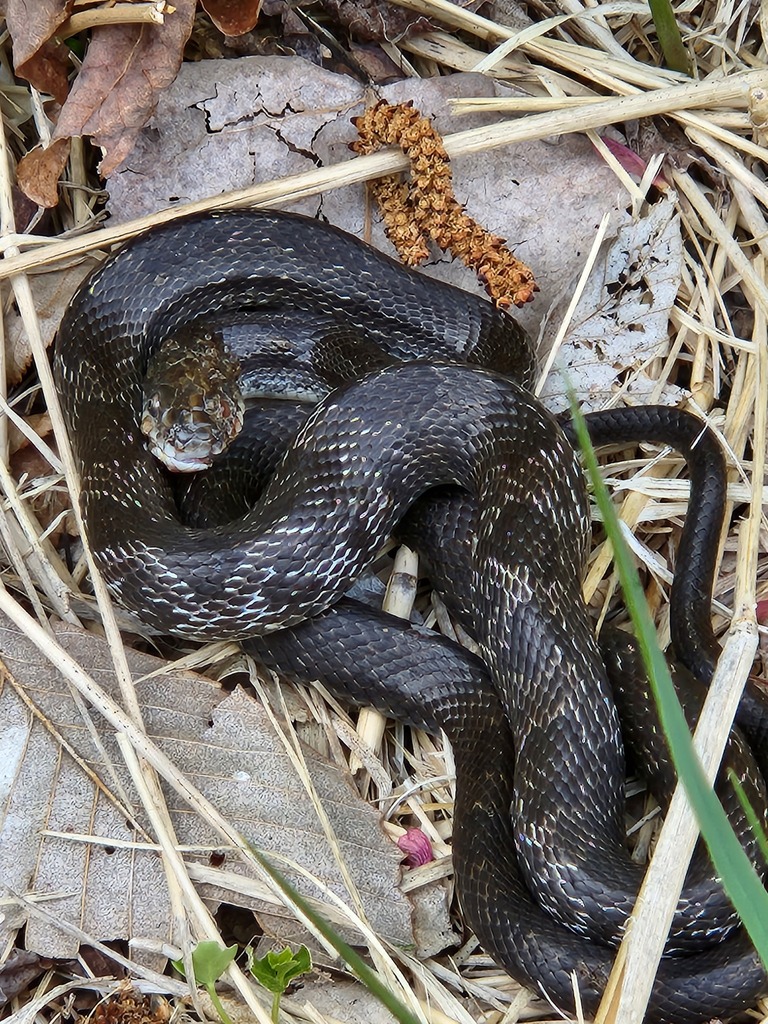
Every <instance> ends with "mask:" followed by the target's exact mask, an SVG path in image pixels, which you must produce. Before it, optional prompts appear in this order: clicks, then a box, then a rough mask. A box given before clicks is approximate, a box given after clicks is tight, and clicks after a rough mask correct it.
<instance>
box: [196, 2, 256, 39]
mask: <svg viewBox="0 0 768 1024" xmlns="http://www.w3.org/2000/svg"><path fill="white" fill-rule="evenodd" d="M203 8H204V9H205V10H206V12H207V13H208V16H209V17H210V19H211V21H212V22H213V23H214V25H215V26H216V28H218V29H219V31H221V32H223V33H224V35H225V36H241V35H243V33H244V32H250V31H251V29H252V28H253V27H254V25H255V24H256V22H257V21H258V20H259V11H260V10H261V0H236V2H233V0H203Z"/></svg>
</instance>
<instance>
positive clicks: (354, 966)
mask: <svg viewBox="0 0 768 1024" xmlns="http://www.w3.org/2000/svg"><path fill="white" fill-rule="evenodd" d="M248 849H249V851H250V852H251V853H252V854H253V856H254V858H255V859H256V860H257V861H258V863H259V864H260V865H261V867H262V868H263V869H264V871H265V872H266V873H267V874H268V875H269V877H270V878H271V879H272V881H273V882H274V883H275V885H276V886H277V887H278V888H279V889H280V891H281V892H283V893H284V894H285V895H286V896H288V898H289V899H290V901H291V902H292V903H294V904H295V905H296V906H297V907H298V908H299V910H300V911H301V912H302V914H304V916H305V917H306V918H307V920H309V921H311V922H312V925H313V926H314V927H315V928H316V929H317V931H318V932H319V933H320V934H321V935H322V936H323V938H324V939H325V940H326V941H327V942H328V943H329V945H330V946H332V947H333V949H335V950H336V952H337V953H338V954H339V956H340V957H341V958H342V960H344V962H345V963H346V964H347V966H348V967H349V969H350V970H351V971H352V972H353V973H354V974H356V975H357V977H358V978H359V979H360V981H361V982H362V983H363V984H364V985H365V987H366V988H367V989H368V991H369V992H371V993H372V994H373V995H374V996H376V998H377V999H378V1000H379V1001H380V1002H381V1003H383V1004H384V1006H386V1008H387V1009H388V1010H389V1012H390V1013H391V1014H392V1016H393V1017H394V1018H395V1019H396V1020H398V1021H400V1024H423V1021H422V1020H420V1018H418V1017H416V1016H415V1015H414V1014H413V1013H411V1011H410V1010H409V1009H408V1007H407V1006H406V1005H405V1004H404V1003H402V1002H401V1001H400V1000H399V999H398V998H397V996H396V995H395V994H394V992H391V991H390V990H389V989H388V988H387V986H386V985H385V984H384V983H383V982H382V981H381V980H380V978H379V976H378V975H377V974H376V972H375V971H373V970H372V969H371V968H370V967H369V966H368V964H367V963H366V962H365V960H363V958H362V957H361V956H360V955H359V954H358V953H356V952H355V950H354V949H352V947H351V946H350V945H349V944H348V943H347V942H345V941H344V939H342V937H341V936H340V935H339V934H338V932H337V931H336V930H335V929H334V928H333V926H332V925H331V924H329V922H328V921H326V920H325V918H324V917H322V916H321V915H320V914H318V913H317V911H316V910H314V909H313V908H312V907H311V906H310V904H309V903H308V902H307V900H305V899H304V897H303V896H302V895H301V893H299V892H298V891H297V890H296V889H295V888H294V887H293V885H291V883H290V882H289V881H288V879H287V878H286V877H285V876H284V875H283V874H282V872H280V871H278V869H277V868H276V867H275V866H274V865H273V864H271V863H270V862H269V861H268V860H267V858H266V857H265V856H264V854H263V853H259V851H258V850H255V849H254V848H253V847H252V846H249V847H248Z"/></svg>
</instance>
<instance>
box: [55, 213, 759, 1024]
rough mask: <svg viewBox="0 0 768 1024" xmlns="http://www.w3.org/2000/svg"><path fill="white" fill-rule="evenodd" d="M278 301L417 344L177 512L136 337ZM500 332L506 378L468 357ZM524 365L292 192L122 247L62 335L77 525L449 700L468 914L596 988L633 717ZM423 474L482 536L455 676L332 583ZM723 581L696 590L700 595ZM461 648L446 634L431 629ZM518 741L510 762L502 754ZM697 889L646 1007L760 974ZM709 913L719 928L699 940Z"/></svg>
mask: <svg viewBox="0 0 768 1024" xmlns="http://www.w3.org/2000/svg"><path fill="white" fill-rule="evenodd" d="M284 303H289V304H290V305H292V306H293V307H294V308H299V309H306V311H307V314H308V315H310V314H314V313H318V314H319V315H321V316H322V317H325V318H331V319H342V318H343V321H344V322H345V323H346V324H348V325H351V327H352V328H353V329H354V330H355V331H360V332H361V333H363V334H365V335H366V336H367V337H368V338H370V339H371V341H372V342H373V343H375V345H376V346H381V348H382V349H383V350H385V351H386V353H387V355H388V358H393V359H400V360H406V362H404V363H403V364H402V365H395V366H389V367H385V368H384V369H380V370H377V371H375V372H372V373H369V374H367V375H365V376H364V377H363V378H361V379H360V380H356V381H353V382H351V383H348V384H346V385H344V386H342V387H340V388H339V389H337V390H336V391H334V392H332V393H331V394H330V395H329V396H328V397H327V398H325V399H324V400H323V401H322V402H320V404H319V405H318V406H317V407H316V408H315V410H314V411H313V412H312V413H310V414H309V416H308V418H307V419H306V421H305V422H304V423H303V425H301V426H300V427H299V430H298V434H297V435H296V437H295V439H294V441H293V443H292V445H291V446H290V448H289V450H288V451H287V453H286V454H285V456H283V457H282V458H281V460H280V464H279V467H278V471H277V473H276V475H275V476H274V477H273V478H272V480H271V482H270V483H269V484H268V485H267V487H266V491H265V493H264V494H263V495H262V497H261V498H260V499H259V501H258V503H257V504H256V505H255V507H254V508H253V509H252V510H251V511H249V512H247V513H246V514H245V515H244V516H243V517H242V518H241V519H239V520H237V521H236V522H232V523H228V524H226V525H221V526H213V527H209V528H202V527H190V526H183V525H182V524H181V523H180V522H179V520H178V515H177V510H176V506H175V503H174V500H173V495H172V493H171V488H170V486H169V484H168V481H167V480H166V478H165V476H164V474H163V472H162V471H161V470H160V468H159V467H158V465H157V464H156V462H155V460H154V459H153V458H152V456H151V455H149V453H148V452H147V450H146V446H145V444H144V441H143V438H142V437H141V435H140V432H139V429H138V419H139V416H140V409H141V404H142V394H141V387H142V377H143V374H144V370H145V368H146V363H147V359H148V356H149V355H150V353H151V352H152V351H153V350H154V349H155V347H156V346H157V345H158V343H159V342H160V340H161V339H162V338H163V337H164V335H165V334H167V333H168V332H170V331H173V330H174V329H175V328H177V327H178V326H179V325H181V324H183V323H185V322H187V321H189V320H194V319H205V318H206V317H210V316H217V317H222V316H223V317H230V316H236V315H239V314H240V313H241V312H243V313H245V315H255V314H256V313H259V314H260V312H261V311H262V310H264V309H271V308H273V307H279V306H280V305H281V304H284ZM445 360H452V361H453V362H446V361H445ZM487 360H494V361H495V362H496V363H497V365H500V368H501V370H502V371H503V372H504V373H505V374H508V373H516V374H517V378H518V379H517V381H512V380H510V379H509V377H508V376H503V375H501V374H499V373H493V372H489V371H486V370H483V369H480V368H478V366H476V365H475V366H471V365H466V364H468V363H469V364H471V363H475V364H477V363H481V362H485V361H487ZM456 361H458V364H457V362H456ZM532 367H533V360H532V356H531V352H530V348H529V345H528V342H527V339H526V336H525V334H524V332H523V331H522V330H521V329H520V328H519V327H518V326H517V325H516V323H515V322H514V321H513V320H511V319H510V318H509V317H507V316H506V315H505V314H503V313H501V312H498V311H495V310H493V309H492V307H490V306H489V305H488V304H487V303H485V302H484V301H482V300H480V299H476V298H473V297H471V296H468V295H465V294H464V293H462V292H458V291H457V290H456V289H453V288H449V287H448V286H445V285H440V284H438V283H436V282H433V281H429V280H427V279H425V278H422V277H419V276H417V275H414V274H411V273H410V272H408V271H406V270H404V269H403V268H402V267H400V266H399V265H398V264H396V263H394V262H393V261H391V260H389V259H388V258H386V257H384V256H382V255H381V254H379V253H376V252H375V251H374V250H371V249H369V248H368V247H367V246H364V245H362V244H361V243H359V242H356V241H355V240H353V239H350V238H349V237H347V236H345V235H344V234H343V233H341V232H338V231H336V230H334V229H331V228H328V227H327V226H323V225H320V224H318V223H316V222H311V221H307V220H305V219H303V218H297V217H292V216H289V215H285V214H276V213H250V214H246V213H223V214H217V215H212V216H208V217H203V218H194V219H190V220H187V221H180V222H176V223H175V224H173V225H168V226H165V227H161V228H158V229H155V230H154V231H152V232H150V233H148V234H147V235H145V236H142V237H141V238H139V239H137V240H135V241H134V242H132V243H130V244H129V245H127V246H126V247H124V248H123V249H122V250H120V251H119V252H118V253H116V254H115V255H114V256H112V257H111V258H110V259H109V260H107V262H106V263H105V264H104V265H103V266H102V267H101V268H100V270H99V271H97V273H96V274H95V275H94V276H93V277H92V278H91V279H90V280H89V282H87V284H86V285H85V286H84V287H82V288H81V290H80V291H79V292H78V294H77V295H76V296H75V298H74V299H73V301H72V303H71V305H70V307H69V309H68V310H67V313H66V315H65V317H64V320H63V322H62V325H61V329H60V332H59V336H58V340H57V348H56V363H55V369H56V376H57V381H58V385H59V388H60V391H61V395H62V400H63V405H64V410H65V415H66V418H67V422H68V426H69V430H70V433H71V437H72V441H73V444H74V448H75V452H76V455H77V458H78V460H79V463H80V467H81V475H82V508H83V515H84V520H85V523H86V528H87V532H88V536H89V540H90V542H91V545H92V547H93V549H94V553H95V555H96V558H97V560H98V563H99V565H100V567H101V569H102V571H103V572H104V574H105V576H106V578H107V580H108V582H109V583H110V585H111V587H112V589H113V590H114V592H115V593H116V595H117V596H118V597H119V598H120V600H121V601H122V602H123V603H124V604H125V605H127V606H128V607H130V608H132V609H133V610H134V611H135V612H137V614H138V615H139V616H140V617H141V618H142V619H143V620H144V621H145V622H146V623H147V624H148V625H150V626H153V627H155V628H158V629H161V630H165V631H170V632H175V633H178V634H180V635H183V636H191V637H195V638H200V639H202V638H211V639H231V638H244V639H246V640H247V642H248V643H249V644H251V645H252V647H253V649H255V650H257V651H258V653H259V654H260V656H262V657H263V658H264V659H265V660H267V661H272V662H273V663H274V664H277V665H278V666H279V667H281V668H284V669H290V670H292V671H294V672H295V674H297V675H299V676H302V677H309V678H315V677H316V676H317V675H318V674H321V675H322V676H323V677H324V678H325V679H326V680H327V681H328V682H329V685H332V686H338V687H339V688H340V689H341V690H342V691H343V692H345V693H346V694H347V695H348V696H349V698H350V699H352V700H365V701H367V702H369V703H372V704H376V705H378V706H384V707H387V708H388V709H390V710H392V711H393V713H395V714H396V715H397V716H398V717H405V718H407V719H409V720H411V721H416V722H419V723H420V724H425V725H427V726H428V727H430V728H445V729H446V731H447V732H448V733H449V735H450V737H451V740H452V742H453V744H454V748H455V751H456V760H457V769H458V771H459V772H460V779H459V782H460V794H461V796H460V799H459V804H458V806H457V817H456V832H455V840H456V850H457V852H456V859H457V875H458V880H459V884H460V887H461V894H462V895H461V898H462V903H463V906H464V908H465V912H466V915H467V919H468V921H469V922H470V924H471V925H472V927H473V928H474V929H475V931H476V932H477V934H478V936H479V937H480V939H481V941H482V942H483V944H484V945H485V946H486V947H487V948H488V950H489V951H490V952H492V953H493V955H494V956H496V957H497V958H498V959H499V961H500V962H501V963H502V964H503V965H504V966H505V967H507V969H509V970H510V972H511V973H513V974H514V975H515V976H516V977H519V978H521V979H524V980H526V981H527V982H529V983H533V984H534V985H540V986H542V987H543V988H545V989H546V990H547V992H548V993H550V994H551V995H552V997H553V998H555V999H556V1000H557V1001H558V1002H560V1003H562V1004H563V1005H569V1004H570V1002H571V995H570V993H571V981H570V972H571V971H572V970H573V971H576V974H577V977H578V978H579V981H580V986H581V991H582V996H583V998H584V999H585V1004H586V1005H587V1006H588V1007H589V1008H593V1007H594V1005H595V1001H596V999H597V995H598V993H599V991H600V990H601V988H602V986H603V985H604V983H605V981H606V978H607V970H608V964H609V962H610V959H611V953H610V950H609V949H608V948H607V946H606V945H603V943H611V942H615V941H617V940H618V938H619V937H620V934H621V931H622V928H623V923H624V921H625V919H626V915H627V913H628V912H629V910H630V909H631V906H632V903H633V901H634V895H635V892H636V888H637V881H638V879H637V877H636V873H633V872H632V870H631V869H630V868H629V867H628V865H627V859H626V856H625V853H624V847H623V820H622V814H623V810H622V806H623V805H622V787H623V748H622V744H621V739H620V734H619V723H618V718H617V715H616V712H615V709H614V706H613V703H612V701H611V698H610V691H609V686H608V681H607V676H606V671H605V666H604V663H603V659H602V657H601V655H600V652H599V651H598V648H597V645H596V643H595V641H594V638H593V636H592V630H591V628H590V624H589V621H588V618H587V614H586V609H585V608H584V605H583V602H582V600H581V595H580V583H581V572H582V568H583V563H584V559H585V555H586V549H587V542H588V537H589V514H588V504H587V500H586V494H585V488H584V481H583V477H582V474H581V471H580V467H579V464H578V460H577V459H576V458H575V455H574V452H573V449H572V447H571V445H570V444H569V442H568V441H567V439H566V437H565V436H564V434H563V432H562V430H561V429H560V427H559V426H558V425H557V423H556V422H555V421H554V420H553V419H552V418H551V417H550V416H549V415H548V414H547V413H546V412H545V411H544V410H543V408H542V407H541V406H540V405H539V403H538V402H537V401H536V400H535V399H533V398H532V396H530V395H529V394H528V392H527V391H526V390H525V386H524V385H525V384H527V383H528V382H529V380H530V375H531V372H532ZM435 487H449V488H453V489H454V493H455V489H457V488H458V489H459V490H460V492H461V493H462V494H463V495H465V496H468V499H469V503H468V505H466V506H465V508H468V511H467V512H466V517H467V521H468V523H469V527H470V533H471V540H466V539H464V540H461V539H459V541H458V545H459V548H460V549H461V550H463V551H465V552H468V554H467V557H466V560H465V561H463V563H462V565H463V569H462V571H463V573H464V575H465V582H466V587H467V590H466V593H467V594H471V595H472V597H471V601H472V602H474V604H475V610H474V611H473V612H472V613H470V617H471V619H472V621H471V622H470V628H473V629H474V631H475V633H476V635H477V639H478V641H479V643H480V646H481V649H482V652H483V658H484V661H485V663H486V664H487V666H488V669H489V670H490V674H491V676H492V677H493V680H494V685H491V684H490V683H489V682H488V681H487V676H486V674H485V669H484V668H483V667H482V666H481V665H479V663H477V662H472V663H471V665H470V667H469V668H466V667H465V668H461V669H459V670H457V671H458V675H459V681H458V682H456V683H455V685H454V683H453V682H452V683H451V685H447V684H446V683H444V682H442V681H441V676H440V675H439V674H437V675H436V674H435V673H434V672H433V670H432V668H431V663H430V662H429V661H428V658H427V655H426V653H424V654H423V656H421V655H420V660H419V661H418V662H417V664H418V665H419V666H420V669H419V673H417V674H416V676H414V674H413V662H412V661H409V659H410V658H411V657H412V654H413V651H412V647H413V645H414V644H415V643H418V644H421V643H426V639H425V638H424V637H423V636H421V634H419V633H418V632H416V631H409V630H407V629H405V628H404V627H402V626H394V625H393V624H392V623H391V622H387V621H386V620H382V619H381V618H380V617H377V616H373V617H372V616H371V613H366V612H362V611H361V610H359V609H355V608H354V607H350V606H348V605H346V604H345V603H344V602H343V601H342V603H341V604H339V603H338V602H339V601H340V599H341V598H342V596H343V594H344V592H345V590H346V589H347V588H348V586H349V584H350V583H351V582H352V581H353V580H354V579H355V578H356V577H357V576H358V575H359V573H360V572H361V571H362V570H363V569H364V568H365V567H366V565H367V564H368V562H369V561H370V559H371V558H372V557H373V555H374V554H375V551H376V549H377V548H378V547H379V546H380V544H381V543H382V542H383V541H384V540H385V539H386V537H387V536H388V534H389V533H390V532H391V531H392V530H393V529H394V527H395V526H396V525H397V523H398V521H399V520H400V519H401V517H402V515H403V514H404V512H405V511H406V509H407V508H408V507H409V506H410V505H411V504H412V503H413V502H414V501H415V500H416V499H417V498H419V497H420V496H421V495H423V494H424V492H425V491H427V490H430V489H432V488H435ZM469 603H470V599H469V598H465V599H464V604H465V606H466V605H469ZM708 606H709V600H708V597H707V598H706V600H705V601H704V602H703V604H702V606H701V607H702V613H704V612H706V613H707V614H708ZM697 615H698V612H697ZM310 617H313V618H311V621H309V622H305V620H306V619H308V618H310ZM683 632H684V630H683ZM414 637H419V638H420V639H418V641H417V640H414ZM339 639H343V640H344V643H345V644H346V647H345V649H344V653H343V654H341V655H340V654H339V653H338V651H337V653H336V654H334V653H333V649H334V647H335V641H336V640H339ZM449 649H450V650H451V651H453V650H454V649H453V648H452V647H450V645H448V646H446V644H445V643H443V642H442V641H438V642H437V647H436V650H437V651H438V652H442V653H440V657H443V656H445V657H448V655H447V654H445V652H446V651H447V650H449ZM326 652H327V653H326ZM454 656H455V651H454ZM621 656H622V657H624V658H629V657H630V656H631V655H630V653H628V652H627V651H624V652H623V654H622V655H621ZM350 657H351V659H352V660H351V665H352V666H354V668H355V671H354V672H353V671H352V670H351V669H350V667H349V658H350ZM382 658H384V659H385V661H384V666H385V668H384V673H383V677H382V674H381V668H382V661H381V659H382ZM345 659H346V660H345ZM438 660H439V658H438ZM460 660H461V659H460ZM406 663H408V664H410V671H409V672H407V671H406ZM461 664H462V665H465V666H466V662H461ZM394 666H398V670H397V671H395V668H394ZM399 666H402V672H401V671H400V668H399ZM428 666H430V667H429V668H428ZM497 692H498V693H500V694H501V697H502V699H503V702H504V707H502V704H501V702H500V700H499V696H497ZM512 764H514V765H515V769H516V770H515V772H514V779H513V777H512V773H511V771H510V772H507V771H506V770H503V769H505V768H506V766H507V765H510V766H511V765H512ZM510 807H511V809H512V816H511V820H510V816H509V808H510ZM553 840H555V842H556V845H555V846H554V847H553V845H552V841H553ZM553 850H554V851H556V852H553ZM529 886H535V891H536V896H535V897H531V895H530V890H529ZM710 901H711V902H710ZM697 903H700V900H699V899H698V897H689V898H687V899H686V900H683V902H682V904H681V906H680V908H679V913H678V918H677V920H676V925H675V932H674V936H675V937H674V943H673V947H672V948H673V949H679V950H688V951H691V950H692V951H694V952H693V953H692V955H690V956H686V957H684V958H681V959H679V960H669V961H668V962H666V963H665V965H664V967H663V969H662V971H661V973H660V975H659V980H658V981H657V983H656V988H655V990H654V997H653V1002H652V1014H653V1015H654V1017H655V1018H656V1019H658V1020H673V1019H674V1020H677V1021H686V1020H690V1021H693V1020H698V1019H703V1018H704V1017H709V1016H711V1015H712V1014H713V1013H715V1012H720V1013H728V1012H732V1011H733V1010H735V1009H738V1008H741V1007H743V1006H747V1005H749V1004H750V1002H751V1001H753V1000H754V997H755V995H756V994H757V993H758V992H759V991H761V990H762V989H763V988H764V986H765V980H766V979H765V974H764V972H763V969H762V968H761V967H760V966H759V964H758V962H757V960H756V957H755V955H754V952H753V951H752V949H751V946H750V944H749V942H748V940H747V939H746V938H745V936H744V935H743V933H742V932H741V931H740V930H738V929H737V930H735V931H733V929H734V928H735V921H734V919H733V914H732V911H731V909H730V907H729V906H728V904H727V901H725V900H724V899H723V897H722V894H721V893H719V891H717V890H715V891H714V892H713V893H711V895H710V896H708V897H707V901H706V905H704V906H701V905H698V906H697ZM713 935H714V936H716V937H719V938H723V936H729V937H727V938H724V940H723V941H721V942H720V943H719V944H718V945H717V946H716V947H715V948H714V949H713V950H707V951H706V952H701V951H699V950H700V949H701V947H702V945H703V944H704V943H705V942H706V941H707V940H708V939H710V938H712V936H713ZM582 936H590V938H584V937H582Z"/></svg>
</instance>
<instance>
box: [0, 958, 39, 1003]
mask: <svg viewBox="0 0 768 1024" xmlns="http://www.w3.org/2000/svg"><path fill="white" fill-rule="evenodd" d="M47 964H48V961H47V960H46V959H45V957H41V956H38V955H37V953H30V952H29V951H28V950H26V949H12V950H11V952H10V954H9V955H8V957H7V959H6V960H5V962H4V963H3V964H2V965H0V1006H6V1005H7V1004H8V1003H10V1001H11V1000H12V999H15V998H16V996H19V995H21V994H22V992H24V990H25V989H26V988H27V986H28V985H29V984H30V983H31V982H33V981H34V980H35V978H37V977H38V975H40V974H42V972H43V971H44V970H45V969H46V965H47Z"/></svg>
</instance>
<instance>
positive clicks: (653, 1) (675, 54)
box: [648, 0, 691, 75]
mask: <svg viewBox="0 0 768 1024" xmlns="http://www.w3.org/2000/svg"><path fill="white" fill-rule="evenodd" d="M648 6H649V7H650V9H651V17H652V18H653V24H654V25H655V26H656V35H657V37H658V40H659V46H660V47H661V52H662V53H663V54H664V63H665V64H666V65H667V67H668V68H670V69H671V70H672V71H681V72H682V73H683V74H684V75H690V73H691V62H690V61H689V59H688V53H687V51H686V49H685V47H684V46H683V37H682V36H681V35H680V27H679V26H678V24H677V21H676V19H675V12H674V11H673V10H672V4H671V3H670V2H669V0H648Z"/></svg>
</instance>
